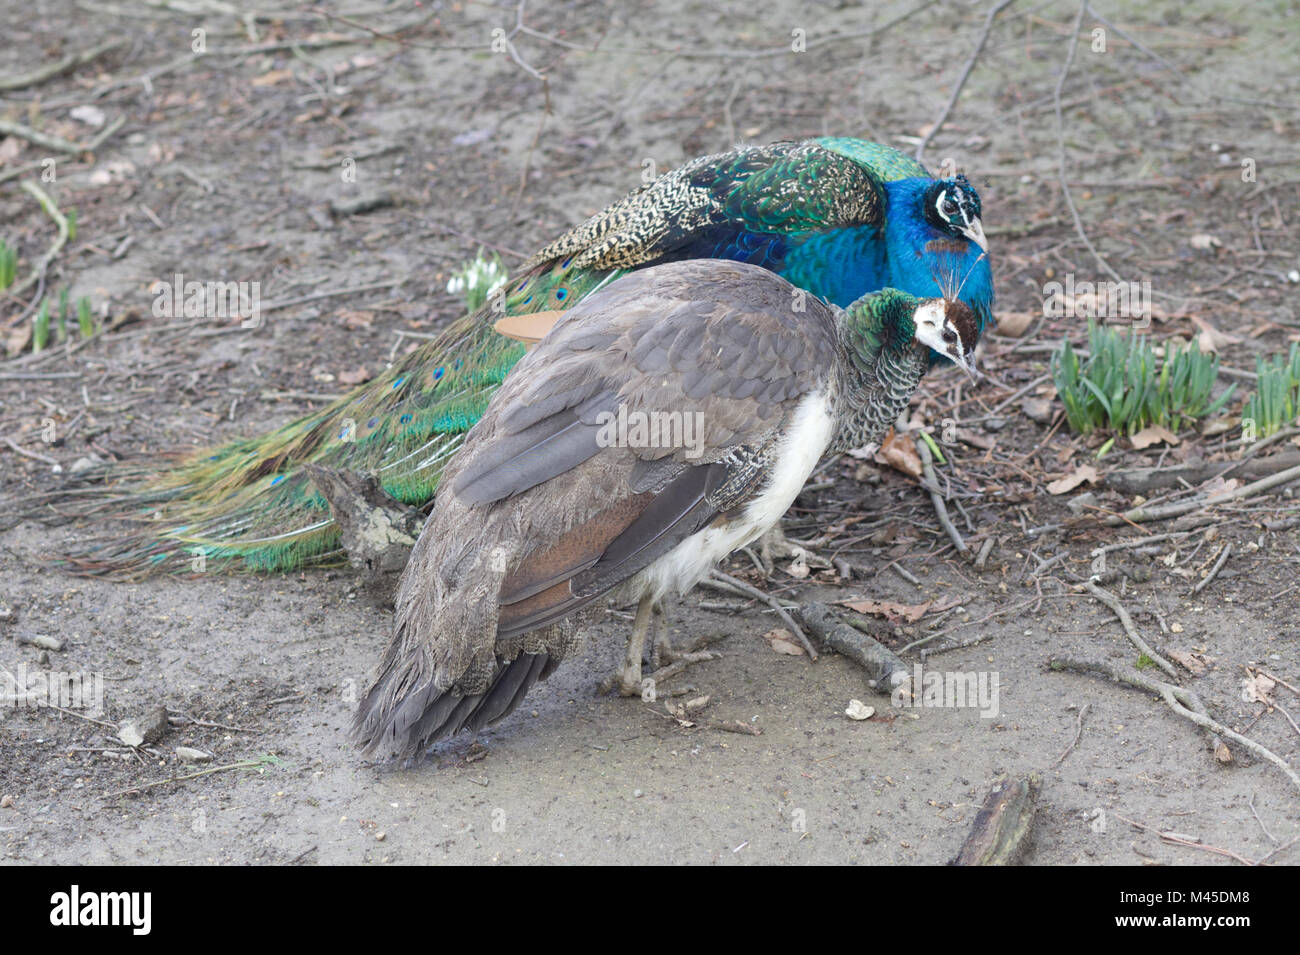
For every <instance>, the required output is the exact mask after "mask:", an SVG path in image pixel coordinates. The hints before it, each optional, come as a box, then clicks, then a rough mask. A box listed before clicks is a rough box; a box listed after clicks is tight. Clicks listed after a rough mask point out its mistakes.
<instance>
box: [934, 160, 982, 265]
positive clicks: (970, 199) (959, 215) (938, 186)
mask: <svg viewBox="0 0 1300 955" xmlns="http://www.w3.org/2000/svg"><path fill="white" fill-rule="evenodd" d="M922 206H923V208H924V209H925V220H926V222H928V223H929V224H930V225H931V226H933V227H934V228H936V229H938V230H939V231H940V232H944V233H947V234H948V235H951V236H953V237H954V238H955V237H957V236H964V237H965V238H967V239H970V241H972V242H974V243H975V244H976V245H978V246H979V247H980V248H981V249H982V250H983V251H985V252H987V251H988V250H989V243H988V239H986V238H985V237H984V226H983V224H982V223H981V222H980V194H979V193H978V192H976V191H975V187H974V186H972V185H971V184H970V182H969V181H967V179H966V177H965V176H955V177H953V178H952V179H938V180H936V181H935V183H934V184H933V185H932V186H930V188H929V189H927V190H926V191H925V197H924V199H923V200H922Z"/></svg>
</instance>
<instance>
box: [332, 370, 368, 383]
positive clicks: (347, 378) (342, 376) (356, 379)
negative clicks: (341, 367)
mask: <svg viewBox="0 0 1300 955" xmlns="http://www.w3.org/2000/svg"><path fill="white" fill-rule="evenodd" d="M369 380H370V372H368V371H366V369H365V368H364V367H363V368H357V369H356V370H355V371H341V372H339V381H340V382H341V383H342V384H345V385H359V384H361V383H362V382H363V381H369Z"/></svg>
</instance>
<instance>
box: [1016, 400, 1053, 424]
mask: <svg viewBox="0 0 1300 955" xmlns="http://www.w3.org/2000/svg"><path fill="white" fill-rule="evenodd" d="M1020 410H1021V411H1023V412H1024V413H1025V417H1026V418H1028V419H1029V420H1030V421H1037V422H1038V423H1039V424H1049V423H1050V422H1051V420H1052V417H1053V415H1052V403H1051V402H1050V401H1048V400H1047V399H1046V398H1026V399H1025V400H1024V401H1022V402H1021V403H1020Z"/></svg>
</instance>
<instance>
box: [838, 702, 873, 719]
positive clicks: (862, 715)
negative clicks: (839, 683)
mask: <svg viewBox="0 0 1300 955" xmlns="http://www.w3.org/2000/svg"><path fill="white" fill-rule="evenodd" d="M844 715H845V716H847V717H848V718H849V719H851V720H858V721H862V720H869V719H871V717H873V716H875V715H876V708H875V707H874V706H867V704H865V703H863V702H862V701H861V700H849V705H848V706H847V707H846V708H845V710H844Z"/></svg>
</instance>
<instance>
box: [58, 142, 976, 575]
mask: <svg viewBox="0 0 1300 955" xmlns="http://www.w3.org/2000/svg"><path fill="white" fill-rule="evenodd" d="M980 211H981V210H980V199H979V195H978V194H977V193H976V192H975V190H974V188H972V187H971V185H970V183H968V182H967V181H966V179H965V177H963V176H955V177H952V178H948V179H934V178H932V177H931V176H930V174H929V173H928V172H927V171H926V170H925V168H924V167H922V166H921V165H920V164H919V163H917V162H916V161H915V160H913V159H911V158H910V157H908V156H906V155H904V154H903V153H901V152H899V151H897V150H895V149H891V148H890V147H887V146H882V145H878V144H875V143H869V142H864V141H862V140H857V139H843V138H823V139H815V140H807V141H804V142H787V143H775V144H772V145H765V146H746V147H739V148H736V149H733V150H731V151H730V152H726V153H722V154H720V155H715V156H705V157H701V158H699V159H695V160H693V161H691V162H689V163H687V164H686V165H684V166H682V167H680V168H678V169H676V170H674V171H672V172H670V173H667V174H665V175H663V176H661V177H659V178H658V179H656V180H655V181H654V182H652V183H650V184H648V185H646V186H644V187H643V188H641V189H639V190H637V191H636V192H634V193H632V194H631V195H629V196H627V197H626V198H624V199H622V200H620V201H618V202H616V203H614V204H613V205H611V206H609V207H608V208H606V209H605V210H603V211H602V212H600V213H598V214H597V215H595V216H594V217H592V218H591V219H590V220H588V221H587V222H585V223H583V224H582V225H580V226H578V227H577V228H575V229H573V230H572V231H571V232H568V233H566V234H565V235H563V236H561V237H560V238H559V239H557V240H556V241H554V242H552V243H551V244H550V245H548V246H546V247H545V248H543V249H541V250H540V251H538V252H537V253H536V254H535V255H534V256H533V257H532V258H530V259H529V260H528V261H527V262H526V263H524V265H523V266H521V267H520V268H519V270H518V271H517V273H516V274H515V275H514V276H513V277H512V279H511V280H510V281H509V282H508V284H507V285H506V286H505V287H504V290H503V291H502V292H501V294H499V295H496V296H493V297H492V298H491V299H490V300H489V301H488V303H487V304H486V305H485V306H484V307H483V308H482V309H480V310H479V311H478V312H476V313H475V314H472V315H467V316H465V317H463V318H461V319H460V320H458V321H456V322H455V323H454V324H452V325H451V326H450V327H449V328H448V329H447V330H446V332H445V333H443V334H441V335H440V336H439V338H438V339H437V340H435V341H432V342H430V343H428V344H427V345H425V346H423V347H421V348H420V349H418V350H417V351H415V352H413V353H411V354H410V355H408V356H406V357H404V358H403V359H401V360H400V361H398V362H397V363H396V364H395V365H394V366H393V367H392V368H390V369H389V370H387V371H386V372H385V373H383V374H382V375H380V376H378V377H377V378H376V379H374V380H373V381H371V382H370V383H368V384H366V385H364V386H363V387H361V388H359V389H358V390H356V391H354V392H353V393H352V394H350V395H348V396H346V397H344V398H341V399H339V400H338V401H335V402H334V403H333V404H331V405H329V406H328V407H326V408H323V409H322V410H320V411H317V412H315V413H313V414H310V415H308V416H306V417H303V418H299V419H298V420H296V421H292V422H290V423H288V424H286V425H284V426H283V427H281V428H278V429H276V430H275V431H272V432H271V433H269V434H266V435H262V436H259V437H252V438H248V439H246V440H241V441H235V442H233V443H230V444H227V445H224V446H222V447H219V448H216V449H213V450H209V451H206V452H202V453H199V454H197V455H193V456H191V457H189V458H188V459H186V460H184V461H182V462H180V463H174V464H169V465H166V464H165V465H164V466H162V467H161V469H160V468H159V466H158V464H157V463H156V462H155V463H153V464H150V463H149V462H145V463H144V464H127V465H123V466H119V467H118V468H116V469H115V473H114V475H111V476H110V477H111V478H115V480H113V484H112V486H110V487H108V488H106V496H108V495H112V496H113V498H114V499H113V501H112V503H111V506H110V507H109V508H105V506H104V505H103V504H102V503H92V504H91V505H90V507H92V508H93V509H94V513H95V515H96V519H97V520H103V518H105V517H106V516H111V515H112V514H114V513H115V514H117V515H118V516H121V517H125V518H129V519H133V520H137V522H138V523H137V524H136V526H135V527H134V528H132V529H131V530H130V531H129V532H128V533H116V532H114V534H113V536H111V537H108V538H107V539H100V540H96V541H92V542H91V543H90V544H89V545H87V546H85V547H83V549H82V550H81V551H80V552H79V553H76V554H73V555H71V557H70V560H69V564H70V566H72V567H74V568H76V569H79V570H81V571H84V572H89V573H106V574H112V575H116V576H126V577H131V576H141V575H145V574H148V573H153V572H158V571H176V570H182V571H183V570H186V569H188V568H189V567H190V565H191V563H192V561H193V560H194V558H195V557H196V556H201V557H202V559H203V563H204V565H205V566H206V568H207V569H209V570H215V569H221V568H224V567H231V568H238V569H247V570H267V571H283V570H291V569H295V568H299V567H303V566H307V565H311V564H317V563H322V562H327V561H336V560H338V559H340V557H341V556H342V552H341V551H342V548H341V544H340V528H339V526H338V523H337V522H336V521H335V519H334V517H333V515H332V514H331V511H330V506H329V503H328V501H327V498H326V495H325V494H323V493H322V488H321V483H322V480H326V479H324V478H322V475H323V474H324V473H325V472H323V471H322V470H321V469H322V468H324V469H327V470H329V471H333V472H334V473H335V474H336V475H337V474H348V473H351V474H354V475H359V476H364V477H365V478H367V479H371V480H372V481H373V484H372V486H373V487H377V488H378V489H382V492H383V493H384V494H386V495H388V496H390V497H392V498H394V499H395V500H396V501H398V502H401V504H404V505H415V506H418V507H423V506H425V505H427V504H428V502H429V501H430V500H431V499H432V497H433V495H434V493H435V490H436V489H437V487H438V484H439V481H440V479H441V475H442V471H443V468H444V466H445V465H446V463H447V461H448V460H449V459H450V458H451V456H452V454H453V453H454V452H455V450H456V449H457V448H458V447H459V445H460V443H461V441H462V440H463V439H464V436H465V432H467V431H468V430H469V429H470V427H472V426H473V424H474V423H475V422H476V421H477V420H478V419H479V417H480V416H481V415H482V414H483V411H484V409H485V408H486V407H487V404H488V401H489V399H490V398H491V395H492V393H493V391H494V390H495V389H496V388H497V386H498V385H499V384H500V383H501V381H502V379H503V378H504V377H505V375H506V373H507V372H508V371H509V370H510V369H511V367H513V365H514V364H515V362H516V361H518V360H519V358H520V356H522V355H523V353H524V346H523V345H522V344H521V343H520V342H519V341H515V340H512V339H510V338H507V337H505V336H503V335H501V334H498V332H497V331H496V330H495V325H496V323H497V322H498V321H499V320H500V319H501V318H502V317H503V316H527V315H529V314H532V313H536V312H550V311H554V310H562V309H567V308H569V306H571V305H573V304H574V303H576V302H579V301H581V300H582V299H584V297H585V296H587V295H589V294H590V293H591V292H592V291H594V290H596V289H598V288H601V287H602V286H604V285H606V284H607V283H609V282H611V281H613V280H614V279H616V278H618V277H619V276H620V275H623V274H625V273H626V272H628V271H629V270H635V269H639V268H642V267H645V266H648V265H653V264H655V263H662V262H667V261H674V260H680V259H688V258H719V259H731V260H737V261H744V262H749V263H752V264H754V265H758V266H762V267H764V268H766V269H769V270H771V271H773V272H776V273H778V274H780V275H782V276H784V277H785V278H787V279H788V280H789V281H791V282H793V283H794V284H795V285H796V286H798V287H800V288H801V289H804V290H806V291H808V292H810V293H812V294H813V295H816V296H820V297H822V298H824V299H826V300H827V301H829V302H831V303H833V304H837V305H842V306H843V305H848V304H849V303H851V302H853V301H854V300H856V299H858V298H859V297H860V296H862V295H864V294H866V293H868V292H871V291H875V290H878V289H881V288H885V287H896V288H899V289H901V290H903V291H906V292H909V293H911V294H913V295H918V296H940V295H944V294H952V293H955V294H956V295H958V296H959V297H960V298H961V300H963V301H965V302H966V303H967V304H969V305H970V306H971V308H972V309H973V310H974V312H975V314H976V316H977V320H978V331H981V332H982V331H983V329H984V328H985V327H987V325H988V324H990V323H991V321H992V304H993V285H992V273H991V271H990V268H989V263H988V259H987V258H986V256H985V252H984V250H985V247H986V243H985V240H984V233H983V227H982V225H981V221H980ZM968 344H970V343H968ZM932 358H934V359H936V360H943V359H942V358H941V357H940V353H939V352H936V353H934V354H933V355H932ZM335 483H338V482H337V481H336V482H335ZM326 490H328V488H326ZM78 500H79V501H81V502H82V504H83V506H84V505H85V500H86V499H85V498H84V497H83V498H79V499H78ZM403 520H405V521H406V522H407V523H410V518H409V515H407V517H406V518H402V517H401V516H400V515H399V516H396V517H394V521H395V522H398V523H400V522H401V521H403ZM397 536H398V537H399V538H400V537H402V536H403V535H402V534H401V533H398V534H397Z"/></svg>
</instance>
